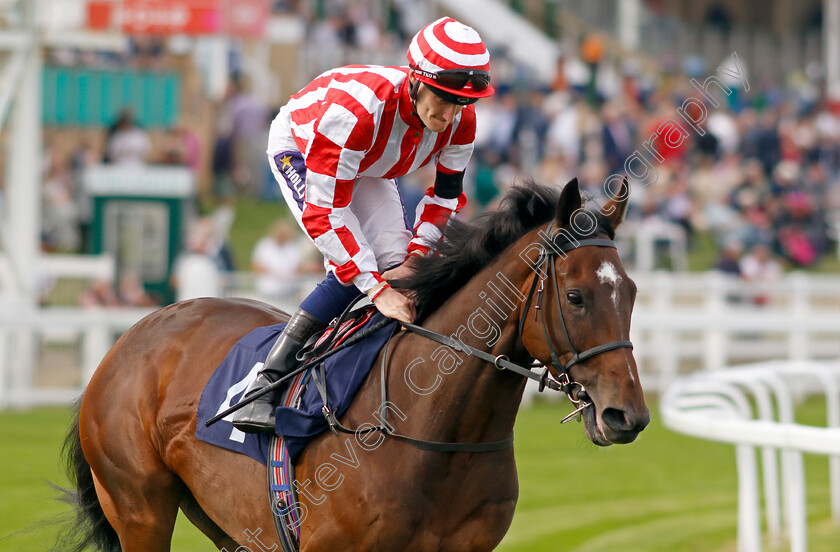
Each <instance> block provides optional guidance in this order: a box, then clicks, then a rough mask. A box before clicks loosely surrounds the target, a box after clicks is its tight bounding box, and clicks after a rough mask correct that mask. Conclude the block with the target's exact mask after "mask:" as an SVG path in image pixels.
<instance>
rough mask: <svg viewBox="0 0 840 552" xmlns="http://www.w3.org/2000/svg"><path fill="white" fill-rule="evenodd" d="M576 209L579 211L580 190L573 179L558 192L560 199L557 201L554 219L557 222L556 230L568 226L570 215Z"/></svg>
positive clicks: (575, 179)
mask: <svg viewBox="0 0 840 552" xmlns="http://www.w3.org/2000/svg"><path fill="white" fill-rule="evenodd" d="M578 209H580V188H579V187H578V181H577V178H573V179H571V180H570V181H569V182H568V183H567V184H566V186H565V187H564V188H563V191H562V192H560V199H559V200H558V201H557V210H556V211H555V214H554V218H555V220H556V221H557V226H558V228H562V227H563V226H568V225H569V221H570V220H571V218H572V215H573V214H574V212H575V211H577V210H578Z"/></svg>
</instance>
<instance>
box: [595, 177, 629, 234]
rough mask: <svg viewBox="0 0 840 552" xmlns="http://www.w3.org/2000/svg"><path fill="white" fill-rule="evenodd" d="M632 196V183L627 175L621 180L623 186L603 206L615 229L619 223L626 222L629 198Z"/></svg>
mask: <svg viewBox="0 0 840 552" xmlns="http://www.w3.org/2000/svg"><path fill="white" fill-rule="evenodd" d="M629 198H630V184H629V183H628V182H627V177H626V176H625V177H624V180H622V182H621V188H619V190H618V193H617V194H615V195H614V196H613V197H612V198H610V200H609V201H608V202H607V203H606V204H604V206H603V207H602V208H601V212H602V213H603V214H604V215H606V217H607V220H609V221H610V226H612V229H613V230H615V229H616V228H618V225H619V224H621V223H622V222H624V217H626V216H627V200H628V199H629Z"/></svg>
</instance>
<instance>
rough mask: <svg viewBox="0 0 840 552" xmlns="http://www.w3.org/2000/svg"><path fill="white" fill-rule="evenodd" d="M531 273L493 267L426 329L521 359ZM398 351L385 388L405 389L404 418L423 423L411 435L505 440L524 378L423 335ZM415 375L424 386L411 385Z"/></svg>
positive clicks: (510, 265) (508, 265) (513, 266)
mask: <svg viewBox="0 0 840 552" xmlns="http://www.w3.org/2000/svg"><path fill="white" fill-rule="evenodd" d="M516 261H518V259H516ZM528 272H529V270H528V268H527V267H526V266H524V263H521V262H514V261H510V260H508V261H507V262H505V260H504V259H500V260H497V261H496V262H494V263H491V265H489V266H487V267H485V268H484V269H483V270H482V271H480V272H479V273H478V274H477V275H476V276H474V277H473V278H472V279H471V280H470V281H469V282H468V283H467V285H466V286H464V287H463V288H462V289H460V290H459V291H458V292H456V293H455V294H454V295H453V296H452V297H451V298H450V299H449V300H448V301H447V302H446V304H444V305H443V306H442V307H440V308H439V309H438V310H437V311H436V312H435V313H433V314H432V315H431V316H430V317H429V318H428V319H427V320H426V322H425V323H424V324H423V326H424V327H425V328H427V329H429V330H433V331H436V332H438V333H441V334H443V335H447V336H453V337H455V338H456V339H458V340H460V341H461V342H463V343H464V344H466V345H470V346H472V347H475V348H477V349H481V350H483V351H487V352H488V353H490V354H492V355H493V356H497V355H505V356H507V357H509V358H511V359H512V360H520V361H522V360H524V359H525V355H526V353H525V351H524V349H523V348H522V347H521V343H520V342H519V339H518V327H517V325H518V321H519V320H518V315H519V312H520V308H521V305H522V302H523V301H524V294H523V291H522V289H521V288H522V287H523V282H524V280H525V279H526V278H527V275H528ZM406 337H408V336H406ZM401 349H403V350H401V351H398V350H396V349H395V351H394V352H395V355H394V360H395V361H396V364H395V363H393V362H392V382H391V385H390V387H392V388H393V387H401V388H403V389H406V388H408V389H409V393H408V395H410V396H406V397H404V398H405V400H406V403H408V404H410V405H411V407H410V408H411V409H412V410H413V414H412V415H410V416H409V419H416V420H420V421H421V425H420V426H419V427H417V428H416V429H418V430H421V431H422V432H423V434H425V435H427V438H429V439H436V440H454V439H457V440H459V441H472V442H478V441H489V440H495V439H502V438H504V437H506V436H507V435H509V434H510V432H511V431H512V430H513V423H514V421H515V418H516V412H517V410H518V407H519V403H520V402H521V400H522V392H523V390H524V388H525V378H523V377H522V376H519V375H517V374H514V373H511V372H502V371H499V370H497V369H496V368H495V367H494V366H493V365H492V364H490V363H488V362H486V361H484V360H481V359H479V358H477V357H475V356H469V355H467V353H466V352H456V351H452V350H450V349H448V348H447V347H445V346H443V345H440V344H438V343H436V342H433V341H431V340H429V339H427V338H425V337H420V336H416V335H414V336H411V341H405V342H404V346H403V347H401ZM404 366H405V367H407V368H405V369H403V367H404ZM412 366H413V367H414V368H411V373H408V370H409V368H408V367H412ZM412 377H413V378H414V379H415V380H421V381H422V385H417V384H414V385H412V383H411V382H410V381H409V379H410V378H412ZM406 378H409V379H406ZM436 382H437V383H436Z"/></svg>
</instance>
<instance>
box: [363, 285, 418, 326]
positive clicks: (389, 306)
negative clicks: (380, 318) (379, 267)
mask: <svg viewBox="0 0 840 552" xmlns="http://www.w3.org/2000/svg"><path fill="white" fill-rule="evenodd" d="M383 276H384V275H383ZM373 305H374V306H375V307H376V309H377V310H378V311H379V312H381V313H382V314H383V315H384V316H387V317H388V318H393V319H394V320H399V321H400V322H414V318H415V317H416V316H417V313H416V312H415V311H414V303H412V302H411V299H409V298H408V297H406V296H405V295H403V294H402V293H400V292H399V291H397V290H395V289H393V288H390V287H387V288H385V289H384V290H382V293H380V294H379V295H377V296H376V299H374V300H373Z"/></svg>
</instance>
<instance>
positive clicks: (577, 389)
mask: <svg viewBox="0 0 840 552" xmlns="http://www.w3.org/2000/svg"><path fill="white" fill-rule="evenodd" d="M553 228H554V224H553V223H552V224H551V225H550V226H549V227H548V235H551V233H552V230H553ZM587 246H588V247H611V248H613V249H615V248H616V244H615V242H614V241H613V240H609V239H603V238H589V239H583V240H580V241H567V242H564V243H562V244H559V245H558V244H555V243H553V242H552V243H544V244H543V248H542V249H543V250H542V252H541V253H540V257H539V259H538V270H537V274H536V276H535V277H534V281H533V283H532V284H531V289H530V291H529V292H528V296H527V299H526V301H525V306H524V308H523V309H522V316H521V317H520V319H519V336H520V338H521V337H522V331H523V329H524V326H525V317H526V316H527V315H528V312H529V311H530V310H531V305H532V303H533V300H534V294H535V293H536V304H535V305H534V312H535V317H537V316H539V317H541V318H542V328H543V334H544V335H545V341H546V344H547V345H548V349H549V352H550V354H551V365H552V366H553V367H554V369H555V370H556V371H557V374H558V377H557V379H555V378H554V377H553V376H552V375H551V374H550V373H549V370H548V368H546V369H545V370H544V371H543V373H542V374H541V375H539V374H535V373H534V372H532V371H531V368H534V367H535V366H533V365H532V366H527V367H526V366H521V365H519V364H516V363H513V362H511V361H510V360H509V359H508V358H507V357H506V356H505V355H498V356H493V355H491V354H489V353H487V352H485V351H482V350H481V349H477V348H475V347H472V346H470V345H467V344H466V343H463V342H461V341H460V340H458V339H455V338H453V337H450V336H446V335H443V334H441V333H438V332H435V331H432V330H429V329H426V328H423V327H421V326H417V325H415V324H410V323H406V322H403V323H402V325H403V327H405V328H406V329H407V330H409V331H411V332H414V333H416V334H418V335H421V336H423V337H425V338H427V339H431V340H432V341H436V342H437V343H440V344H442V345H445V346H447V347H449V348H450V349H452V350H453V351H460V352H464V353H467V354H468V355H471V356H475V357H477V358H480V359H481V360H484V361H485V362H488V363H490V364H493V365H494V366H495V367H496V368H497V369H499V370H510V371H512V372H515V373H517V374H519V375H521V376H523V377H526V378H529V379H533V380H535V381H537V382H539V384H540V388H539V390H540V392H542V391H543V390H544V389H545V388H546V387H548V388H549V389H553V390H555V391H561V392H563V393H565V394H566V395H567V396H568V398H569V400H570V401H571V402H572V403H573V404H574V405H575V406H576V409H575V410H574V411H572V412H571V413H570V414H568V415H567V416H566V417H565V418H563V419H562V420H561V421H560V423H561V424H564V423H566V422H568V421H570V420H572V419H573V418H575V417H576V416H579V415H580V414H581V413H582V412H583V411H584V410H586V409H587V408H589V407H591V406H593V405H592V403H591V402H589V401H587V400H585V398H584V397H586V396H587V395H586V388H585V387H584V386H583V385H582V384H581V383H580V382H576V381H574V379H573V378H572V374H571V369H572V367H573V366H575V365H576V364H580V363H581V362H585V361H587V360H589V359H590V358H592V357H594V356H596V355H599V354H601V353H605V352H607V351H613V350H615V349H622V348H629V349H632V348H633V343H632V342H630V341H629V340H617V341H610V342H608V343H604V344H601V345H596V346H595V347H591V348H589V349H586V350H584V351H580V352H579V351H578V350H577V348H576V347H575V346H574V344H573V343H572V339H571V336H570V335H569V330H568V328H567V327H566V321H565V319H564V318H563V310H562V308H561V305H560V290H559V287H558V284H557V272H556V268H555V266H554V265H555V263H554V260H555V258H556V256H557V255H560V254H563V253H567V252H569V251H571V250H573V249H577V248H580V247H587ZM546 266H548V267H549V268H548V269H546ZM549 273H550V278H551V280H552V282H553V285H554V301H555V306H556V308H557V314H558V316H559V317H560V325H561V327H562V328H563V334H564V335H565V337H566V343H567V344H568V345H569V349H570V350H571V352H572V354H573V356H572V358H571V359H570V360H569V362H567V363H565V364H564V363H563V362H561V361H560V357H559V355H558V354H557V352H556V351H555V349H554V346H553V345H552V343H551V338H550V336H549V333H548V324H547V322H546V317H545V316H544V315H542V312H543V308H542V299H543V291H544V289H545V288H544V280H545V278H548V277H549ZM540 315H542V316H540ZM390 343H391V342H390V340H389V341H388V343H387V344H386V345H385V350H384V351H383V354H382V363H381V367H380V380H381V381H380V385H381V399H382V402H381V405H380V408H379V410H380V411H381V412H382V418H381V420H380V421H381V422H382V424H381V425H379V426H372V425H370V424H366V425H368V427H366V428H365V429H361V428H359V429H357V430H352V429H349V428H347V427H345V426H344V425H342V424H341V422H339V421H338V418H336V416H335V413H333V412H332V411H331V410H330V408H329V406H328V404H327V389H326V374H325V373H324V364H323V363H320V364H319V365H318V366H317V367H316V369H315V370H313V372H312V376H313V378H312V379H313V381H314V382H315V385H316V386H317V388H318V392H319V394H320V395H321V399H322V400H323V402H324V406H323V408H322V409H321V410H322V413H323V414H324V417H325V418H326V420H327V423H328V424H329V426H330V429H331V430H332V431H333V433H335V434H336V435H337V434H338V433H353V434H360V435H364V434H367V433H371V432H374V431H378V432H381V433H383V434H384V435H388V436H391V437H394V438H396V439H400V440H402V441H405V442H407V443H409V444H410V445H412V446H414V447H416V448H419V449H421V450H426V451H432V452H493V451H499V450H503V449H505V448H508V447H510V446H512V445H513V434H511V435H510V436H509V437H507V438H506V439H502V440H500V441H491V442H486V443H457V442H454V443H453V442H439V441H427V440H424V439H416V438H414V437H408V436H406V435H401V434H398V433H396V432H395V431H394V429H393V428H392V427H391V426H390V425H389V424H388V423H387V421H386V419H385V414H386V412H387V410H386V409H385V408H383V407H384V406H385V405H386V404H387V403H388V397H387V389H386V381H385V365H386V359H387V357H388V347H389V346H390ZM537 366H538V365H537Z"/></svg>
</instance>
